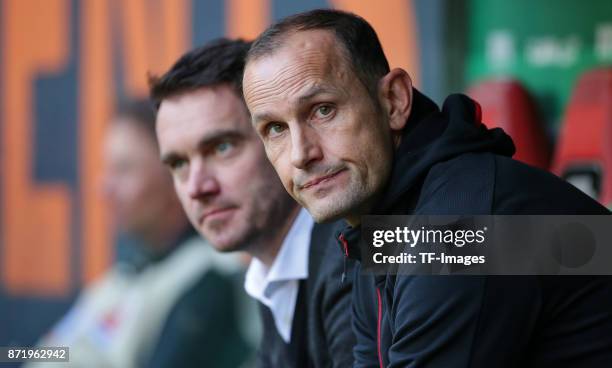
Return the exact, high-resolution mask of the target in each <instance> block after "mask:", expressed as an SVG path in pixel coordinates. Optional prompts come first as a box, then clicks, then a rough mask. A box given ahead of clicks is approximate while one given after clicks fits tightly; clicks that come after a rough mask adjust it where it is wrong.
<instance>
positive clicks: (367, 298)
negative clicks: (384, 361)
mask: <svg viewBox="0 0 612 368" xmlns="http://www.w3.org/2000/svg"><path fill="white" fill-rule="evenodd" d="M352 300H353V305H352V314H353V321H352V322H353V331H354V332H355V338H356V343H355V347H354V348H353V357H354V360H355V363H354V365H353V367H355V368H379V367H380V365H379V362H378V352H377V348H376V347H377V339H376V333H377V320H376V318H377V309H376V306H377V303H378V301H377V296H376V286H375V284H374V276H371V275H361V274H360V266H359V265H356V266H355V274H354V283H353V298H352Z"/></svg>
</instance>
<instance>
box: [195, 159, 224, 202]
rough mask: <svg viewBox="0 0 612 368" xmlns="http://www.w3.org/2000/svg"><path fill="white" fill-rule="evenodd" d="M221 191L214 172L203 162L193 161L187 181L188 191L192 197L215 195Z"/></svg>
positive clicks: (199, 197)
mask: <svg viewBox="0 0 612 368" xmlns="http://www.w3.org/2000/svg"><path fill="white" fill-rule="evenodd" d="M220 191H221V187H220V186H219V182H218V181H217V179H216V178H215V176H214V174H213V173H212V172H211V171H210V170H207V168H206V167H205V165H203V164H202V163H201V162H193V163H192V164H191V167H190V171H189V178H188V181H187V193H188V194H189V197H190V198H192V199H202V198H205V197H210V196H214V195H215V194H217V193H219V192H220Z"/></svg>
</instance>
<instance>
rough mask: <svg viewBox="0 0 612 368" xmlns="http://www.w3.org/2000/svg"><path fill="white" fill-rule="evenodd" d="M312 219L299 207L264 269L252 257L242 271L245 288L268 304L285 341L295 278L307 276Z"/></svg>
mask: <svg viewBox="0 0 612 368" xmlns="http://www.w3.org/2000/svg"><path fill="white" fill-rule="evenodd" d="M313 226H314V220H313V219H312V217H310V215H309V214H308V212H307V211H306V210H305V209H303V208H302V209H301V210H300V212H299V213H298V215H297V217H296V219H295V220H294V221H293V224H292V225H291V228H290V229H289V232H288V233H287V236H285V239H284V240H283V244H282V245H281V247H280V249H279V251H278V254H277V255H276V258H275V259H274V262H273V263H272V266H271V267H270V268H269V269H268V267H266V265H264V264H263V263H262V262H261V261H260V260H258V259H257V258H253V260H252V261H251V264H250V265H249V268H248V270H247V272H246V276H245V282H244V288H245V290H246V292H247V293H248V294H249V295H250V296H252V297H253V298H255V299H257V300H258V301H260V302H261V303H263V304H264V305H265V306H267V307H268V308H270V311H271V312H272V315H273V316H274V322H275V324H276V328H277V330H278V332H279V334H280V335H281V337H282V338H283V340H284V341H285V342H287V343H288V342H289V341H290V339H291V326H292V324H293V314H294V312H295V304H296V302H297V296H298V289H299V281H300V280H302V279H306V278H308V254H309V250H310V237H311V232H312V227H313Z"/></svg>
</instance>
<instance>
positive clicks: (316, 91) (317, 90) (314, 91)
mask: <svg viewBox="0 0 612 368" xmlns="http://www.w3.org/2000/svg"><path fill="white" fill-rule="evenodd" d="M333 91H334V89H333V88H328V87H325V86H321V85H319V86H314V87H312V88H310V89H309V90H307V91H306V92H305V93H304V94H303V95H301V96H299V97H298V98H297V102H299V103H303V102H306V101H309V100H311V99H313V98H314V97H316V96H317V95H320V94H322V93H329V92H333Z"/></svg>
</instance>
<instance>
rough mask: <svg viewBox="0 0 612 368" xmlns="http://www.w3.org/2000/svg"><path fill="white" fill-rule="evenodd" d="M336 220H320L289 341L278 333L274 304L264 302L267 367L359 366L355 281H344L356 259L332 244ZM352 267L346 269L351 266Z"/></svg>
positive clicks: (261, 363) (262, 359)
mask: <svg viewBox="0 0 612 368" xmlns="http://www.w3.org/2000/svg"><path fill="white" fill-rule="evenodd" d="M335 226H336V225H335V224H315V225H314V227H313V230H312V236H311V241H310V252H309V255H308V257H309V259H308V279H306V280H302V281H301V282H300V287H299V292H298V298H297V304H296V309H295V312H294V316H293V325H292V328H291V341H290V343H289V344H286V343H285V342H284V340H283V339H282V338H281V337H280V335H279V334H278V331H277V330H276V326H275V324H274V318H273V317H272V313H271V312H270V310H269V309H268V307H266V306H264V305H263V304H261V303H259V304H260V311H261V316H262V322H263V330H264V333H263V339H262V343H261V348H260V351H259V353H258V359H257V366H258V367H260V368H261V367H265V368H280V367H283V368H298V367H299V368H301V367H305V368H306V367H317V368H319V367H325V368H327V367H334V368H345V367H350V366H352V364H353V352H352V349H353V346H354V345H355V336H354V334H353V331H352V329H351V288H352V284H353V283H352V280H350V279H346V280H344V281H343V280H342V274H343V273H344V272H346V271H348V272H353V268H354V263H353V262H352V261H351V262H347V263H346V264H344V262H343V256H342V254H340V253H339V252H338V250H337V249H336V248H335V246H333V244H330V239H331V238H332V237H333V229H334V227H335ZM345 267H346V268H345Z"/></svg>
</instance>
